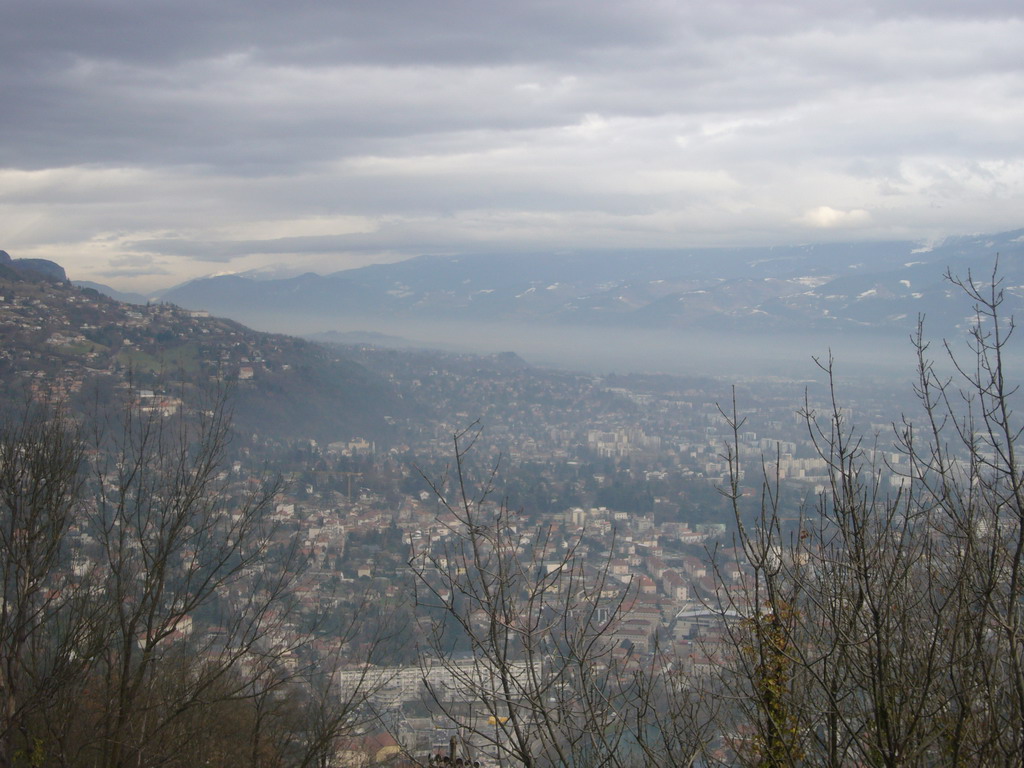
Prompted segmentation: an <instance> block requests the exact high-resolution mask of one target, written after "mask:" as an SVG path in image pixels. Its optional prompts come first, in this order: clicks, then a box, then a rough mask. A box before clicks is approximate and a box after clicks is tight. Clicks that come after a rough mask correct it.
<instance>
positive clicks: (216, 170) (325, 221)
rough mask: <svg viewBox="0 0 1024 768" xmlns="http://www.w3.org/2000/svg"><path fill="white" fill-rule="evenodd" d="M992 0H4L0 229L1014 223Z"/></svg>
mask: <svg viewBox="0 0 1024 768" xmlns="http://www.w3.org/2000/svg"><path fill="white" fill-rule="evenodd" d="M1022 9H1024V4H1022V3H1021V2H1020V0H1012V1H1011V0H1007V1H1006V2H983V1H981V0H974V1H973V2H970V3H968V2H965V1H961V0H918V1H911V0H880V1H879V2H875V3H871V2H854V3H851V2H849V0H843V1H842V2H838V1H834V0H808V1H807V2H770V1H769V0H748V1H746V2H735V1H733V2H730V1H729V0H715V1H714V2H708V0H700V1H699V2H671V1H669V0H664V1H663V0H642V2H624V1H619V2H600V1H599V0H548V1H547V2H533V1H531V0H515V2H505V3H499V2H481V1H480V0H467V1H465V2H456V1H454V0H347V1H346V0H340V1H339V0H335V1H334V2H326V1H324V2H311V1H310V2H307V1H306V0H292V2H290V3H287V4H286V3H282V2H277V1H276V0H274V1H273V2H270V1H267V0H246V1H245V2H241V1H240V0H216V2H211V0H174V2H163V1H162V0H103V1H92V0H4V2H3V4H2V7H0V105H2V106H0V248H3V249H6V250H7V251H8V252H9V253H10V254H11V255H12V256H14V257H15V258H17V257H42V258H50V259H54V260H56V261H59V262H60V263H62V264H64V265H65V266H66V267H67V269H68V271H69V273H70V276H71V277H72V278H75V279H92V280H97V281H100V282H105V283H108V284H110V285H113V286H115V287H121V288H127V289H137V290H148V289H152V288H155V287H159V286H164V285H170V284H173V283H176V282H180V281H181V280H184V279H187V278H189V277H195V276H199V275H206V274H216V273H223V272H242V271H246V270H252V269H266V268H277V267H281V268H283V269H285V270H289V271H293V272H298V271H316V272H322V273H326V272H331V271H335V270H338V269H345V268H349V267H352V266H360V265H363V264H368V263H373V262H378V261H394V260H397V259H401V258H406V257H409V256H414V255H417V254H421V253H460V252H461V253H469V252H488V251H509V250H533V251H542V252H552V253H555V252H559V251H565V250H573V249H578V250H585V249H592V248H608V247H611V248H621V249H623V250H625V249H638V248H647V247H658V248H666V247H667V248H672V247H685V246H694V245H713V244H722V245H742V244H776V243H802V242H820V241H826V240H867V239H889V238H900V239H903V238H912V239H924V240H934V239H938V238H941V237H943V236H945V235H948V234H967V233H978V232H996V231H1003V230H1009V229H1016V228H1019V227H1024V45H1022V41H1024V10H1022Z"/></svg>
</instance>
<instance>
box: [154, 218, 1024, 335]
mask: <svg viewBox="0 0 1024 768" xmlns="http://www.w3.org/2000/svg"><path fill="white" fill-rule="evenodd" d="M997 254H998V256H999V259H1000V272H1001V274H1002V276H1003V278H1004V280H1005V285H1006V287H1007V300H1008V302H1009V304H1010V308H1011V309H1013V308H1014V307H1018V306H1020V304H1021V299H1022V297H1024V288H1020V289H1018V286H1022V285H1024V230H1017V231H1013V232H1005V233H1001V234H997V235H983V236H969V237H956V238H949V239H947V240H945V241H943V242H942V243H939V244H936V245H934V246H931V247H922V245H921V244H920V243H914V242H909V241H896V242H882V243H856V244H820V245H807V246H792V247H773V248H733V249H697V250H685V251H677V252H639V253H578V254H555V255H549V254H537V255H502V254H498V255H485V254H481V255H479V256H458V257H456V256H420V257H418V258H414V259H410V260H408V261H403V262H398V263H391V264H382V265H374V266H369V267H363V268H359V269H351V270H345V271H341V272H334V273H331V274H327V275H318V274H313V273H307V274H303V275H300V276H297V277H292V278H287V279H270V280H260V279H256V278H254V277H248V276H239V275H224V276H218V277H208V278H202V279H198V280H193V281H190V282H188V283H185V284H182V285H179V286H176V287H174V288H171V289H169V290H167V291H164V292H163V293H161V294H159V298H160V299H162V300H165V301H171V302H173V303H175V304H178V305H180V306H183V307H188V308H193V309H204V310H208V311H210V312H212V313H214V314H218V315H225V316H229V317H232V318H235V319H238V320H241V321H243V322H248V323H252V324H262V325H264V326H266V324H267V320H266V318H268V317H273V318H274V321H273V322H276V323H280V324H284V325H289V324H290V325H291V327H290V328H282V330H293V329H294V328H296V327H299V326H301V327H303V328H306V329H317V327H318V326H317V324H318V323H319V328H318V329H319V330H330V329H337V328H344V329H346V330H351V329H352V328H359V329H363V330H377V331H382V330H383V331H387V332H394V331H395V329H396V328H400V327H401V324H402V323H406V324H407V325H408V327H411V328H416V327H419V326H420V324H422V323H423V322H431V321H447V322H452V323H456V324H458V323H464V324H479V323H506V324H507V323H513V324H529V325H554V326H576V327H588V328H619V329H659V330H675V331H701V330H713V331H716V332H742V333H758V332H764V331H770V332H789V331H796V332H807V331H817V332H822V333H840V334H845V333H857V334H860V333H871V332H882V333H892V332H898V333H899V334H901V335H902V334H905V333H906V332H908V331H911V330H912V329H913V328H914V326H915V325H916V322H917V318H918V317H919V316H920V315H926V316H928V317H929V318H931V319H932V320H933V321H935V322H936V325H934V326H933V327H934V328H935V329H936V330H937V331H939V332H942V333H947V332H950V331H951V330H953V329H956V328H958V327H962V326H963V325H964V323H965V322H966V320H965V313H964V311H963V306H962V296H961V293H960V291H958V290H957V289H956V288H955V286H952V285H950V283H949V281H948V280H946V279H945V277H944V276H945V274H946V272H947V270H948V271H949V272H951V273H952V274H953V275H956V276H961V277H966V276H967V274H968V273H970V274H972V275H974V276H975V277H976V278H978V279H980V280H982V281H985V280H988V279H989V278H990V277H991V273H992V269H993V265H994V263H995V259H996V256H997Z"/></svg>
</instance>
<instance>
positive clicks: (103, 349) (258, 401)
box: [0, 262, 410, 442]
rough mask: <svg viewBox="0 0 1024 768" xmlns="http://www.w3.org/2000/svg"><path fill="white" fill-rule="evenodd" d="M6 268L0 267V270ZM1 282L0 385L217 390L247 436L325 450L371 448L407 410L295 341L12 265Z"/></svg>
mask: <svg viewBox="0 0 1024 768" xmlns="http://www.w3.org/2000/svg"><path fill="white" fill-rule="evenodd" d="M3 266H9V265H0V267H3ZM12 269H13V270H14V271H13V272H12V273H11V274H10V275H8V276H4V275H0V388H2V389H3V391H4V392H6V393H7V394H8V395H11V394H14V393H18V392H19V391H20V390H23V389H25V388H28V389H29V390H30V391H32V392H35V393H37V394H40V395H43V394H45V395H51V396H56V397H61V398H71V399H76V398H83V399H85V398H86V395H88V396H90V397H91V396H94V394H97V393H98V395H99V396H102V393H103V392H109V391H110V389H111V388H112V387H121V388H125V387H131V388H133V389H134V390H135V391H137V392H146V393H152V394H147V396H152V397H154V398H160V397H161V396H165V397H166V398H168V399H169V400H170V401H173V398H174V396H175V394H176V393H180V391H181V390H182V389H189V388H194V387H208V386H211V385H213V384H212V383H214V382H225V383H228V385H229V386H230V387H232V388H233V394H232V398H233V407H234V410H235V414H236V426H237V427H238V429H239V431H241V432H242V433H243V434H251V433H258V434H260V435H263V436H271V437H278V438H280V437H296V438H313V439H317V440H321V441H327V442H333V441H344V440H351V439H353V438H355V437H364V438H368V439H378V438H380V437H382V436H384V435H387V434H389V433H390V432H391V431H392V428H391V427H390V425H389V422H390V421H393V420H394V419H395V418H396V417H400V416H403V415H404V414H405V413H406V412H407V410H408V409H409V407H410V406H408V405H406V404H405V402H404V401H402V399H401V398H400V397H398V396H397V395H396V393H395V392H394V389H393V387H392V386H391V385H390V384H389V383H388V382H387V381H386V380H384V379H382V378H381V377H379V376H377V375H375V374H372V373H371V372H370V371H368V370H367V369H365V368H364V367H362V366H360V365H358V364H356V363H354V362H352V361H350V360H348V359H346V358H345V357H343V356H341V355H339V354H337V353H336V352H331V351H329V350H327V349H326V348H324V347H322V346H320V345H317V344H314V343H311V342H308V341H304V340H301V339H297V338H293V337H289V336H282V335H275V334H267V333H259V332H256V331H253V330H251V329H249V328H246V327H245V326H243V325H240V324H239V323H236V322H233V321H230V320H223V319H219V318H213V317H209V316H207V315H206V314H205V313H200V312H191V311H188V310H184V309H181V308H179V307H176V306H174V305H171V304H151V305H146V306H138V305H130V304H124V303H121V302H118V301H116V300H114V299H111V298H108V297H106V296H103V295H102V294H100V293H99V292H97V291H95V290H91V289H83V288H78V287H75V286H72V285H70V284H68V283H67V282H54V281H52V280H51V279H48V278H47V277H45V276H44V275H41V274H38V273H37V274H36V275H35V279H33V276H32V275H28V274H27V273H26V272H25V270H24V269H19V268H18V264H17V262H14V265H13V267H12Z"/></svg>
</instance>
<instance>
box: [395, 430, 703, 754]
mask: <svg viewBox="0 0 1024 768" xmlns="http://www.w3.org/2000/svg"><path fill="white" fill-rule="evenodd" d="M478 435H479V430H478V429H477V428H476V427H473V428H471V429H469V430H467V431H464V432H461V433H459V434H456V435H455V436H454V441H453V443H454V466H453V471H452V474H451V477H450V478H443V479H442V480H440V481H437V482H434V483H433V488H434V492H435V494H436V495H437V498H438V500H439V502H440V506H441V510H442V514H441V520H442V521H443V522H444V523H445V524H446V527H447V532H448V535H447V537H445V539H444V540H443V541H438V542H428V543H427V544H426V545H424V546H423V547H422V548H419V549H418V550H416V551H414V552H413V555H412V559H411V561H410V565H411V567H412V569H413V572H414V574H415V577H416V582H417V585H418V595H417V596H418V603H419V605H420V607H421V608H422V609H423V610H424V618H425V619H426V621H427V623H425V624H421V626H422V627H425V628H426V629H425V636H424V639H423V644H422V648H421V659H422V664H423V665H424V670H423V680H424V683H425V684H426V686H427V690H428V692H429V696H430V698H431V700H432V703H433V704H434V705H435V707H436V708H437V709H438V710H440V711H441V712H442V713H443V714H444V715H445V716H446V717H447V719H449V720H450V721H452V722H454V723H456V724H457V726H458V729H459V731H460V733H461V734H462V738H463V741H464V743H465V744H467V745H468V748H470V749H473V748H475V749H477V750H479V752H478V754H481V755H486V756H489V757H491V758H493V759H496V760H497V762H498V763H499V764H501V765H522V766H528V767H532V766H554V765H557V766H576V767H577V768H579V767H581V766H626V765H689V764H691V763H692V762H693V761H694V760H695V759H696V758H697V756H698V755H699V754H700V753H701V750H702V747H703V744H704V736H705V734H706V731H705V730H702V729H700V728H692V727H691V726H692V725H693V723H694V722H696V718H693V719H687V720H686V722H685V723H684V722H683V720H684V719H686V718H689V716H690V715H692V714H693V713H694V712H695V711H696V709H695V708H693V707H691V705H692V704H693V702H692V701H688V700H687V697H686V693H685V688H684V687H683V686H680V685H677V683H678V677H676V676H675V675H673V674H672V673H671V670H672V664H671V662H670V661H668V660H666V659H665V658H664V657H663V656H661V655H660V654H657V653H654V654H643V655H641V654H639V653H636V652H634V651H632V650H630V649H629V648H628V647H627V644H624V643H622V642H621V640H622V639H623V638H622V636H620V633H619V630H620V629H621V627H622V622H623V619H624V617H625V616H626V614H627V612H628V610H629V607H630V604H631V601H632V600H633V599H634V598H635V590H634V589H633V586H632V584H630V583H622V582H620V581H617V580H615V579H614V578H613V577H612V574H611V572H610V568H609V564H610V560H609V556H605V555H602V554H598V553H594V554H592V555H591V554H590V553H588V552H586V551H585V549H586V547H585V545H584V544H583V541H582V539H581V538H580V537H577V538H575V539H573V540H572V541H565V542H563V541H562V540H560V539H559V538H557V537H555V536H554V535H553V532H552V531H553V529H552V528H550V527H546V526H543V525H541V526H535V527H527V526H525V525H524V523H523V522H522V521H521V520H519V517H518V515H516V514H515V513H514V512H513V511H512V510H510V509H509V507H508V506H507V505H506V504H504V503H501V502H500V501H495V500H494V499H493V498H492V496H493V495H494V481H495V476H496V470H492V471H491V472H489V473H488V474H487V476H486V477H485V479H484V481H483V483H482V485H481V487H480V488H479V489H477V490H474V489H473V488H472V486H471V484H470V480H469V478H468V477H467V466H468V462H467V457H468V456H469V454H470V452H471V451H472V449H473V444H474V441H475V440H476V438H477V437H478ZM449 481H450V482H449ZM449 488H450V492H449ZM438 672H440V673H443V674H438ZM673 707H674V709H673ZM659 714H660V715H661V717H660V718H659ZM672 715H674V717H673V716H672Z"/></svg>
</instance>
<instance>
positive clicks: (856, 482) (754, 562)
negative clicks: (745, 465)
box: [718, 272, 1024, 766]
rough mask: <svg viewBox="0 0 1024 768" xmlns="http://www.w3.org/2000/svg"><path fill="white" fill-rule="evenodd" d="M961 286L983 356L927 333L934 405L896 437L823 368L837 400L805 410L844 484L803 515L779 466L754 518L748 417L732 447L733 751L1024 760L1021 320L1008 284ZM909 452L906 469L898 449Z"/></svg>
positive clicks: (813, 758) (832, 484)
mask: <svg viewBox="0 0 1024 768" xmlns="http://www.w3.org/2000/svg"><path fill="white" fill-rule="evenodd" d="M950 279H951V280H952V281H953V282H954V283H955V284H956V285H957V286H959V287H960V288H961V289H962V290H963V291H964V292H965V293H966V295H967V296H968V297H969V299H970V300H971V301H972V302H973V304H974V308H975V313H976V319H977V322H976V324H975V326H974V327H973V329H972V331H971V333H970V347H969V352H968V357H969V362H965V360H964V357H963V354H962V353H961V352H959V351H958V350H957V349H956V348H955V347H954V346H953V345H952V344H947V345H946V347H945V348H946V351H947V353H948V361H949V365H948V369H949V372H948V373H947V374H944V375H943V374H940V373H939V370H940V366H939V365H937V364H936V363H935V362H933V361H932V360H931V359H930V358H929V355H928V349H929V348H928V344H927V343H926V342H925V341H924V340H923V339H924V335H923V331H920V330H919V332H918V334H917V336H916V338H915V345H916V350H917V355H918V380H917V385H916V392H917V396H918V399H919V402H920V405H921V414H920V416H919V417H918V418H917V419H916V420H915V419H914V418H912V417H911V416H910V415H908V416H906V417H904V419H903V420H902V422H901V423H899V424H896V425H894V433H893V436H892V437H891V438H888V439H886V438H882V437H881V436H868V437H865V436H863V435H860V434H859V433H858V432H857V430H856V429H855V428H854V427H853V426H852V425H851V423H850V422H849V417H848V415H847V412H846V411H845V409H843V408H842V407H841V405H840V401H839V398H838V396H837V394H836V379H835V376H834V370H833V364H832V361H831V360H829V361H827V362H824V363H822V368H823V370H824V372H825V374H826V377H827V380H828V383H829V392H830V395H831V399H830V401H829V402H828V403H827V404H826V406H825V408H824V410H823V411H821V410H816V409H815V408H812V407H811V404H810V403H809V402H808V403H807V404H805V407H804V410H803V415H804V418H805V421H806V424H807V427H808V430H809V435H810V438H811V441H812V443H813V444H814V445H815V446H816V448H817V453H818V456H819V457H820V458H821V459H823V460H824V463H825V465H826V467H827V475H828V478H829V483H828V485H827V487H826V488H825V490H824V491H823V492H822V493H821V494H820V496H819V497H818V499H817V500H816V502H815V503H814V504H813V505H812V506H811V507H810V508H808V509H806V510H805V512H804V514H803V516H802V517H801V518H800V519H799V520H797V521H795V522H794V523H793V524H791V525H788V526H787V524H786V523H785V522H784V521H783V520H782V519H781V516H780V513H779V509H780V505H779V493H780V490H779V489H780V485H779V483H778V480H777V475H775V476H773V474H772V471H771V468H770V467H771V462H770V461H765V460H764V459H763V458H755V462H754V463H755V464H757V463H760V465H761V467H762V472H763V474H764V478H765V482H764V484H763V488H764V490H763V494H762V503H761V506H760V513H759V515H758V516H757V518H756V520H755V521H754V523H753V524H752V525H751V524H749V523H747V524H746V525H745V524H744V515H743V510H742V509H741V499H740V493H739V478H740V476H741V472H742V469H741V457H740V455H739V448H740V441H739V440H738V439H735V437H736V435H737V434H738V430H739V427H740V425H741V423H742V422H741V420H740V419H739V418H738V417H737V416H736V410H735V408H733V409H732V411H731V413H730V414H729V421H730V424H731V425H732V428H733V432H734V439H733V441H732V444H731V445H730V447H729V448H728V450H727V452H726V458H727V460H728V462H729V465H730V468H731V477H732V482H731V483H730V486H729V487H728V488H726V489H725V493H726V495H727V496H729V497H730V498H731V500H732V502H733V506H734V510H735V513H736V521H737V528H738V547H739V549H740V550H741V551H742V553H743V555H744V558H745V560H746V566H747V568H746V571H745V576H744V581H743V583H742V585H741V588H740V589H739V590H727V589H726V588H725V587H726V586H727V584H726V580H725V579H724V578H723V579H721V583H722V587H723V588H722V590H721V592H720V596H719V602H718V606H719V609H720V610H721V611H722V614H723V618H724V616H725V613H726V611H727V610H729V611H732V612H733V613H735V614H737V615H739V616H741V617H742V619H741V620H738V621H731V622H724V625H725V626H726V628H727V637H728V642H727V643H726V644H725V646H726V647H725V649H724V651H723V653H722V656H721V669H720V675H719V679H720V680H721V681H722V683H723V686H724V688H725V689H726V690H727V691H728V692H729V693H730V694H731V701H732V704H733V705H732V706H731V707H729V708H727V711H729V712H731V713H733V715H734V719H733V720H732V721H730V722H728V723H725V724H723V725H722V726H720V728H721V729H722V731H723V732H728V733H731V734H732V735H733V740H734V743H733V745H732V746H733V758H732V759H735V760H736V761H739V762H743V763H744V764H750V765H758V766H796V765H800V766H804V765H824V766H841V765H850V764H856V765H871V766H874V765H877V766H930V765H967V764H970V765H1014V764H1017V763H1018V762H1019V759H1020V757H1019V756H1020V754H1022V750H1024V743H1022V739H1024V727H1022V724H1024V719H1022V715H1024V697H1022V695H1021V694H1022V693H1024V676H1022V671H1024V664H1022V659H1024V656H1022V654H1024V642H1022V641H1024V637H1022V635H1021V633H1022V630H1024V627H1022V616H1021V610H1022V608H1024V606H1022V600H1024V593H1022V591H1021V584H1020V580H1021V577H1022V575H1024V574H1022V573H1021V568H1022V557H1024V503H1022V502H1024V489H1022V483H1024V478H1022V476H1021V471H1020V466H1019V460H1018V458H1017V455H1016V442H1017V440H1018V438H1019V437H1020V433H1021V432H1020V430H1021V427H1020V425H1019V423H1018V420H1017V419H1016V416H1015V410H1014V404H1015V397H1016V393H1017V390H1016V388H1015V386H1014V385H1012V384H1010V383H1008V380H1007V372H1008V371H1007V352H1008V348H1007V344H1008V342H1009V340H1010V336H1011V335H1012V330H1013V324H1012V320H1009V321H1007V320H1005V319H1004V318H1002V317H1001V315H1000V307H1001V305H1002V303H1003V293H1002V290H1001V285H1000V281H999V277H998V272H994V273H993V275H992V276H991V279H990V280H988V281H986V282H982V283H979V282H976V281H975V280H974V279H973V278H972V277H971V276H970V275H968V277H967V278H966V279H963V280H958V279H955V278H952V277H950ZM891 452H897V453H898V454H901V461H900V462H898V463H897V464H895V465H890V464H889V463H887V462H886V461H885V460H884V456H885V455H886V454H887V453H891Z"/></svg>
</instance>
